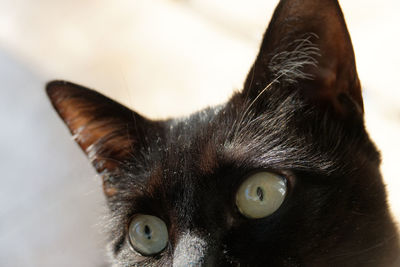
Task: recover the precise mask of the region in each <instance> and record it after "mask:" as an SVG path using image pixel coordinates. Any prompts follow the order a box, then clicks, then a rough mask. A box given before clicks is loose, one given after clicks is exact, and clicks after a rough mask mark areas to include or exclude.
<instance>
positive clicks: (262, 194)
mask: <svg viewBox="0 0 400 267" xmlns="http://www.w3.org/2000/svg"><path fill="white" fill-rule="evenodd" d="M257 196H258V198H259V199H260V201H263V199H264V191H263V190H262V188H261V187H257Z"/></svg>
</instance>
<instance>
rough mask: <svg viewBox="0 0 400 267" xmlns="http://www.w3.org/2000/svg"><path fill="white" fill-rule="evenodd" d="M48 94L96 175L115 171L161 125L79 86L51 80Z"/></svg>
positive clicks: (142, 146)
mask: <svg viewBox="0 0 400 267" xmlns="http://www.w3.org/2000/svg"><path fill="white" fill-rule="evenodd" d="M46 90H47V94H48V96H49V98H50V100H51V102H52V104H53V106H54V108H55V109H56V110H57V112H58V114H59V115H60V117H61V119H62V120H63V121H64V122H65V123H66V125H67V126H68V128H69V130H70V131H71V133H72V135H73V137H74V139H75V141H76V142H77V143H78V144H79V146H80V147H81V148H82V150H83V151H84V152H85V153H86V154H87V156H88V157H89V159H90V161H91V162H92V164H93V166H94V167H95V169H96V170H97V172H98V173H99V174H103V175H104V174H108V173H111V174H112V173H114V172H116V171H118V169H119V166H120V164H121V163H123V162H125V161H127V160H129V159H130V157H133V156H134V155H136V154H138V152H139V151H140V150H141V149H143V148H145V147H146V145H147V144H148V142H149V140H150V139H151V138H152V137H151V136H155V135H157V134H160V133H161V126H160V124H159V123H158V122H156V121H151V120H148V119H145V118H144V117H142V116H140V115H139V114H137V113H136V112H134V111H132V110H130V109H128V108H127V107H125V106H123V105H121V104H119V103H117V102H115V101H113V100H111V99H110V98H108V97H106V96H104V95H102V94H99V93H97V92H96V91H93V90H90V89H87V88H84V87H82V86H79V85H76V84H73V83H69V82H64V81H54V82H50V83H49V84H47V87H46Z"/></svg>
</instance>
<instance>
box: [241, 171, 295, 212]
mask: <svg viewBox="0 0 400 267" xmlns="http://www.w3.org/2000/svg"><path fill="white" fill-rule="evenodd" d="M286 191H287V186H286V180H285V178H283V177H281V176H280V175H277V174H274V173H271V172H265V171H263V172H258V173H255V174H253V175H251V176H249V177H248V178H247V179H246V180H245V181H244V182H243V183H242V184H241V185H240V187H239V190H238V191H237V192H236V206H237V208H238V210H239V211H240V213H242V214H243V215H244V216H246V217H247V218H250V219H260V218H264V217H267V216H269V215H271V214H272V213H274V212H275V211H276V210H277V209H278V208H279V207H280V206H281V205H282V203H283V201H284V200H285V196H286Z"/></svg>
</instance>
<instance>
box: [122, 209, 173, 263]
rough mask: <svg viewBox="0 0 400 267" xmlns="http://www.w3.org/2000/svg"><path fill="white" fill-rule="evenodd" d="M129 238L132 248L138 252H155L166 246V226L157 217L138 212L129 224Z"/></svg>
mask: <svg viewBox="0 0 400 267" xmlns="http://www.w3.org/2000/svg"><path fill="white" fill-rule="evenodd" d="M129 240H130V243H131V245H132V247H133V249H135V250H136V251H137V252H139V253H140V254H142V255H144V256H150V255H154V254H157V253H159V252H161V251H162V250H163V249H164V248H165V247H166V246H167V243H168V230H167V226H166V225H165V223H164V222H163V221H162V220H161V219H160V218H158V217H155V216H152V215H144V214H138V215H136V216H135V217H134V218H133V220H132V221H131V223H130V225H129Z"/></svg>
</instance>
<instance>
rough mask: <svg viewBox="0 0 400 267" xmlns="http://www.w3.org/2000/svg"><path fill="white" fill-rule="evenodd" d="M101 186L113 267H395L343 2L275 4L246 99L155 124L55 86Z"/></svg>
mask: <svg viewBox="0 0 400 267" xmlns="http://www.w3.org/2000/svg"><path fill="white" fill-rule="evenodd" d="M47 92H48V94H49V97H50V99H51V101H52V103H53V105H54V107H55V108H56V110H57V111H58V113H59V115H60V116H61V118H62V119H63V120H64V121H65V122H66V124H67V125H68V127H69V129H70V131H71V133H72V134H73V136H74V139H75V140H76V141H77V143H78V144H79V145H80V147H81V148H82V149H83V151H84V152H85V153H86V154H87V155H88V157H89V159H90V160H91V162H92V163H93V165H94V167H95V168H96V170H97V171H98V172H99V174H100V175H101V177H102V178H103V187H104V192H105V195H106V198H107V203H108V206H109V209H110V221H109V222H108V224H109V225H108V226H109V230H110V253H111V256H112V261H113V263H114V266H160V265H173V266H200V265H204V266H224V265H228V266H229V265H233V266H388V265H390V264H392V263H393V261H394V258H395V257H396V255H397V253H398V238H397V234H396V230H395V227H394V224H393V222H392V220H391V217H390V214H389V212H388V207H387V203H386V194H385V190H384V186H383V183H382V179H381V175H380V172H379V164H380V156H379V153H378V152H377V150H376V148H375V146H374V145H373V143H372V142H371V141H370V139H369V137H368V134H367V133H366V131H365V127H364V119H363V113H364V111H363V102H362V96H361V87H360V82H359V80H358V76H357V71H356V66H355V60H354V53H353V48H352V44H351V41H350V37H349V34H348V32H347V29H346V25H345V22H344V19H343V15H342V13H341V11H340V8H339V5H338V3H337V2H336V1H334V0H319V1H317V0H314V1H312V0H287V1H281V3H280V4H279V5H278V7H277V9H276V11H275V14H274V16H273V18H272V21H271V23H270V25H269V27H268V29H267V32H266V34H265V36H264V40H263V42H262V45H261V49H260V53H259V55H258V57H257V59H256V61H255V63H254V65H253V67H252V68H251V70H250V72H249V75H248V78H247V80H246V82H245V85H244V89H243V90H242V92H240V93H236V94H234V95H233V96H232V97H231V99H230V100H229V101H228V102H227V103H226V104H224V105H221V106H218V107H215V108H208V109H205V110H203V111H200V112H198V113H195V114H193V115H191V116H188V117H186V118H179V119H171V120H165V121H154V120H149V119H146V118H144V117H143V116H141V115H139V114H137V113H136V112H134V111H132V110H130V109H128V108H126V107H124V106H122V105H120V104H118V103H116V102H114V101H113V100H111V99H109V98H107V97H105V96H103V95H101V94H99V93H97V92H95V91H92V90H89V89H86V88H83V87H81V86H78V85H74V84H71V83H67V82H52V83H49V84H48V86H47Z"/></svg>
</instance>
